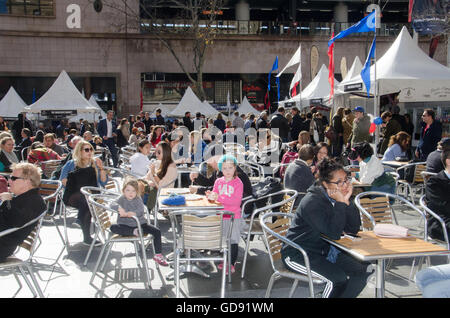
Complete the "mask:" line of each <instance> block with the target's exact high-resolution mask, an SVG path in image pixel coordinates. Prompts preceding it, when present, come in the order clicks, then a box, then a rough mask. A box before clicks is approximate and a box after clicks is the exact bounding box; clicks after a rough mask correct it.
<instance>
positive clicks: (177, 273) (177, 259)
mask: <svg viewBox="0 0 450 318" xmlns="http://www.w3.org/2000/svg"><path fill="white" fill-rule="evenodd" d="M174 254H175V255H174V256H175V268H174V274H175V275H174V276H175V277H174V278H175V297H176V298H180V251H179V250H178V249H176V250H175V253H174Z"/></svg>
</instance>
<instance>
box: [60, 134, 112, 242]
mask: <svg viewBox="0 0 450 318" xmlns="http://www.w3.org/2000/svg"><path fill="white" fill-rule="evenodd" d="M72 158H73V159H72V160H69V161H68V162H67V163H66V164H65V165H64V167H63V168H62V170H61V175H60V177H59V180H61V182H62V183H63V185H64V187H65V190H64V195H63V201H64V203H65V204H66V205H69V206H71V207H74V208H77V209H78V217H77V221H76V223H77V224H79V225H80V226H81V230H82V231H83V243H84V244H86V245H90V244H91V243H92V238H91V234H90V226H91V214H90V211H89V206H88V204H87V202H86V198H85V197H84V195H83V194H82V193H81V192H80V189H81V187H84V186H93V187H99V186H102V187H103V186H105V184H106V183H107V182H108V176H107V175H106V171H105V170H104V169H103V163H102V161H101V160H100V159H99V158H95V159H94V148H93V147H92V145H91V144H90V143H89V142H87V141H84V140H81V141H79V142H78V143H77V145H76V146H75V149H74V150H73V154H72Z"/></svg>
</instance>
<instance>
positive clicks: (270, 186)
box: [253, 177, 284, 209]
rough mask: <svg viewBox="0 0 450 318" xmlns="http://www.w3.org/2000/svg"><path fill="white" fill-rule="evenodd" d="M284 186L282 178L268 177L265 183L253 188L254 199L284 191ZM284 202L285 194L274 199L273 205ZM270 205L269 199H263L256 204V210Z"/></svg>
mask: <svg viewBox="0 0 450 318" xmlns="http://www.w3.org/2000/svg"><path fill="white" fill-rule="evenodd" d="M283 189H284V188H283V184H282V183H281V179H280V178H273V177H266V178H265V179H264V180H263V181H261V182H259V183H258V184H256V185H254V186H253V197H254V198H255V199H258V198H260V197H263V196H265V195H268V194H271V193H276V192H278V191H281V190H283ZM282 200H283V194H280V195H276V196H274V197H272V203H276V202H280V201H282ZM267 204H268V199H267V198H265V199H261V200H257V201H256V202H254V205H255V208H256V209H259V208H262V207H264V206H266V205H267Z"/></svg>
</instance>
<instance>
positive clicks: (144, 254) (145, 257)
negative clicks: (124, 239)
mask: <svg viewBox="0 0 450 318" xmlns="http://www.w3.org/2000/svg"><path fill="white" fill-rule="evenodd" d="M136 247H137V244H136ZM141 249H142V263H143V265H144V270H145V276H146V277H147V284H145V289H148V288H150V287H151V285H150V272H149V269H148V264H147V252H146V251H145V243H144V240H143V239H142V238H141ZM137 254H138V251H137V249H136V255H137ZM138 258H139V257H138Z"/></svg>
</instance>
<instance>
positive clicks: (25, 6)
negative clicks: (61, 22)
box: [0, 0, 55, 17]
mask: <svg viewBox="0 0 450 318" xmlns="http://www.w3.org/2000/svg"><path fill="white" fill-rule="evenodd" d="M3 2H5V1H4V0H3ZM1 3H2V0H0V13H4V14H11V15H21V16H47V17H52V16H55V12H54V6H55V4H54V1H53V0H6V10H1Z"/></svg>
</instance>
